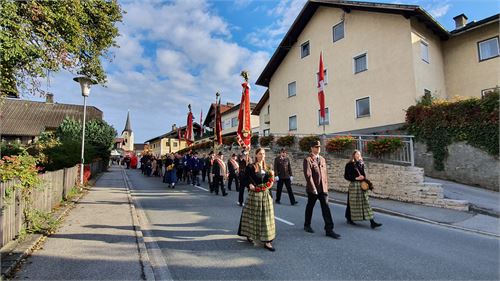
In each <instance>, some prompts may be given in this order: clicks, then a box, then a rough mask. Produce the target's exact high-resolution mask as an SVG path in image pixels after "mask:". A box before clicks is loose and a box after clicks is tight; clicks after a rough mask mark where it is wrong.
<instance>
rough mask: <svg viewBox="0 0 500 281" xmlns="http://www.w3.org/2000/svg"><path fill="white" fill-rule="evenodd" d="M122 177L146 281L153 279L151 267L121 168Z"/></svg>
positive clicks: (137, 216)
mask: <svg viewBox="0 0 500 281" xmlns="http://www.w3.org/2000/svg"><path fill="white" fill-rule="evenodd" d="M122 177H123V183H124V184H125V187H126V188H127V198H128V203H129V206H130V215H131V216H132V224H133V225H132V226H133V228H134V232H135V238H136V243H137V251H138V252H139V261H140V263H141V268H142V278H143V279H144V280H148V281H149V280H155V277H154V272H153V267H152V266H151V262H150V260H149V255H148V250H147V248H146V243H145V242H144V236H142V231H141V226H140V223H139V215H138V214H137V210H136V207H135V204H134V199H133V198H132V194H131V192H130V184H129V180H128V176H127V174H126V173H125V170H123V169H122Z"/></svg>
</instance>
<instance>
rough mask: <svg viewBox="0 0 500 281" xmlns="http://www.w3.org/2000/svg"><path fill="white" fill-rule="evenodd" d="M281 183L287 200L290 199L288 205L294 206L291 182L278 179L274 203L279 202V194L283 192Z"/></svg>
mask: <svg viewBox="0 0 500 281" xmlns="http://www.w3.org/2000/svg"><path fill="white" fill-rule="evenodd" d="M283 183H284V184H285V186H286V192H287V193H288V198H290V204H295V196H294V195H293V191H292V182H291V181H290V179H280V180H279V181H278V187H277V188H276V202H280V200H281V192H282V191H283Z"/></svg>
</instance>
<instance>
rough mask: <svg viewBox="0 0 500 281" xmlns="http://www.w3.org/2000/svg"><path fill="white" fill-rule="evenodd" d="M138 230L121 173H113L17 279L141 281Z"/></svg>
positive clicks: (81, 201)
mask: <svg viewBox="0 0 500 281" xmlns="http://www.w3.org/2000/svg"><path fill="white" fill-rule="evenodd" d="M133 225H134V224H133V220H132V216H131V209H130V205H129V201H128V197H127V189H126V187H125V183H124V180H123V176H122V171H121V169H119V168H111V169H110V171H109V172H106V173H104V174H103V175H102V176H101V178H100V179H99V180H98V181H97V182H96V184H95V186H94V187H93V188H92V190H91V191H90V192H89V193H88V194H87V195H86V196H85V197H84V198H82V199H81V200H80V201H79V202H78V204H77V205H76V207H75V208H74V209H73V210H71V211H70V213H69V215H68V217H67V218H66V219H65V220H64V222H63V226H62V227H61V228H60V229H59V230H58V231H57V233H56V234H54V235H52V236H50V237H49V238H48V239H47V240H46V242H45V244H44V245H43V248H42V249H41V250H38V251H36V252H34V253H33V254H32V256H31V257H28V259H27V262H26V264H25V265H23V266H22V267H21V270H20V271H19V272H18V273H17V274H16V276H15V280H16V279H17V280H141V279H143V270H142V267H141V263H140V258H139V252H138V246H137V242H136V235H135V231H134V228H133Z"/></svg>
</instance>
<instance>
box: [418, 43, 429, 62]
mask: <svg viewBox="0 0 500 281" xmlns="http://www.w3.org/2000/svg"><path fill="white" fill-rule="evenodd" d="M420 57H421V58H422V60H423V61H425V62H426V63H429V44H427V43H425V42H424V41H420Z"/></svg>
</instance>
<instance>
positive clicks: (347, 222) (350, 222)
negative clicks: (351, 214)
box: [346, 219, 357, 226]
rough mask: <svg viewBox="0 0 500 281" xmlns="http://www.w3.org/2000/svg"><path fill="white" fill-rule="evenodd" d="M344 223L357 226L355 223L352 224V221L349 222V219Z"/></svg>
mask: <svg viewBox="0 0 500 281" xmlns="http://www.w3.org/2000/svg"><path fill="white" fill-rule="evenodd" d="M346 221H347V224H350V225H356V226H357V224H356V223H355V222H353V221H352V220H350V219H347V220H346Z"/></svg>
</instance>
